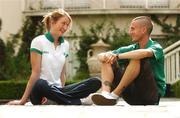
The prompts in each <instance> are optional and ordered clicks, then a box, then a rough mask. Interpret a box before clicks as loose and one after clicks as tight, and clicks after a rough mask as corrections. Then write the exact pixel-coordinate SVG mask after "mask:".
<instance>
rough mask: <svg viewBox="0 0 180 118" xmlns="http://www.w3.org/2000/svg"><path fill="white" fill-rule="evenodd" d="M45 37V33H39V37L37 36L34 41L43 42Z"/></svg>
mask: <svg viewBox="0 0 180 118" xmlns="http://www.w3.org/2000/svg"><path fill="white" fill-rule="evenodd" d="M44 39H45V36H44V35H39V36H37V37H35V38H34V39H33V40H32V42H42V41H43V40H44Z"/></svg>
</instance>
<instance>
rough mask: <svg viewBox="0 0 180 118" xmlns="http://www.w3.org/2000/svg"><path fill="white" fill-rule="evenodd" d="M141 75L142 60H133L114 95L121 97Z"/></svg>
mask: <svg viewBox="0 0 180 118" xmlns="http://www.w3.org/2000/svg"><path fill="white" fill-rule="evenodd" d="M139 73H140V60H131V61H130V62H129V64H128V66H127V68H126V70H125V72H124V75H123V76H122V78H121V81H120V83H119V85H118V86H117V87H116V88H115V89H114V90H113V93H114V94H116V95H118V96H120V95H121V93H122V92H123V90H124V89H125V88H126V87H127V86H128V85H129V84H130V83H131V82H133V81H134V80H135V79H136V78H137V76H138V75H139Z"/></svg>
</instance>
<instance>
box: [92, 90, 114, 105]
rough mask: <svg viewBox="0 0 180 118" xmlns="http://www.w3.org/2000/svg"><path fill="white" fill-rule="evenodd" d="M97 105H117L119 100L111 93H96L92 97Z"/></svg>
mask: <svg viewBox="0 0 180 118" xmlns="http://www.w3.org/2000/svg"><path fill="white" fill-rule="evenodd" d="M91 99H92V101H93V103H94V104H95V105H115V104H116V103H117V99H115V98H113V97H112V96H111V94H110V93H103V92H102V93H101V94H100V93H96V94H94V95H92V97H91Z"/></svg>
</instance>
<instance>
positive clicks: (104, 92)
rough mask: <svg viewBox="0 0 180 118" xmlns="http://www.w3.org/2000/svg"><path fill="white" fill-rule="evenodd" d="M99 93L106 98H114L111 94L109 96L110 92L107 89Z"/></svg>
mask: <svg viewBox="0 0 180 118" xmlns="http://www.w3.org/2000/svg"><path fill="white" fill-rule="evenodd" d="M101 95H103V96H104V97H105V98H107V99H114V98H113V97H112V96H111V93H110V92H107V91H102V92H101Z"/></svg>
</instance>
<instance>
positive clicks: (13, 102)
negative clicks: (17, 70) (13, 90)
mask: <svg viewBox="0 0 180 118" xmlns="http://www.w3.org/2000/svg"><path fill="white" fill-rule="evenodd" d="M7 105H24V104H23V103H22V102H21V100H13V101H10V102H8V103H7Z"/></svg>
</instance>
